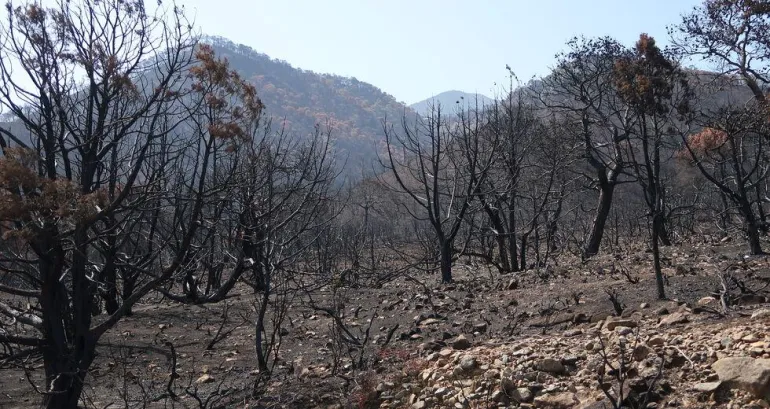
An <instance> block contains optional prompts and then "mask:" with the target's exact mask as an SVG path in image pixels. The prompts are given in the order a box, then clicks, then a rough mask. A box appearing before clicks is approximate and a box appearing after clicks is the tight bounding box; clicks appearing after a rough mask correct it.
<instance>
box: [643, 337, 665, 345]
mask: <svg viewBox="0 0 770 409" xmlns="http://www.w3.org/2000/svg"><path fill="white" fill-rule="evenodd" d="M665 344H666V340H665V339H663V338H662V337H652V338H650V339H649V340H648V341H647V345H649V346H651V347H659V346H663V345H665Z"/></svg>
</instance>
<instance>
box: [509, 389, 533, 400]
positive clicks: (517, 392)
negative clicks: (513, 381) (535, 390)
mask: <svg viewBox="0 0 770 409" xmlns="http://www.w3.org/2000/svg"><path fill="white" fill-rule="evenodd" d="M533 397H534V395H533V394H532V391H531V390H529V388H516V389H514V390H513V391H511V398H512V399H513V400H515V401H516V402H519V403H521V402H531V401H532V398H533Z"/></svg>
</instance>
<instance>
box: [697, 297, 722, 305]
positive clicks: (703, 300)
mask: <svg viewBox="0 0 770 409" xmlns="http://www.w3.org/2000/svg"><path fill="white" fill-rule="evenodd" d="M716 302H717V299H716V298H714V297H703V298H701V299H700V300H698V303H697V304H698V305H699V306H701V307H705V306H707V305H711V304H714V303H716Z"/></svg>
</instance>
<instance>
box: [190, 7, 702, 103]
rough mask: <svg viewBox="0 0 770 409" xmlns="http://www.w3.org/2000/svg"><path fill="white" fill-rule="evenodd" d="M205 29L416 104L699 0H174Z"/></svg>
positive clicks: (658, 26) (542, 68)
mask: <svg viewBox="0 0 770 409" xmlns="http://www.w3.org/2000/svg"><path fill="white" fill-rule="evenodd" d="M178 1H179V2H180V3H181V4H184V5H185V6H186V9H187V12H188V15H189V16H194V17H195V19H196V23H197V24H198V26H199V29H200V30H201V31H202V32H204V33H206V34H213V35H220V36H223V37H227V38H229V39H231V40H233V41H235V42H237V43H242V44H245V45H248V46H250V47H252V48H254V49H256V50H257V51H259V52H262V53H265V54H268V55H270V56H271V57H274V58H279V59H282V60H286V61H288V62H289V63H290V64H292V65H293V66H295V67H300V68H303V69H307V70H313V71H316V72H323V73H335V74H340V75H345V76H354V77H356V78H358V79H359V80H362V81H366V82H369V83H372V84H374V85H375V86H378V87H380V88H382V89H383V90H384V91H385V92H388V93H390V94H392V95H393V96H395V97H396V99H398V100H399V101H404V102H407V103H413V102H416V101H419V100H422V99H425V98H427V97H430V96H431V95H434V94H437V93H440V92H442V91H446V90H450V89H459V90H462V91H466V92H480V93H483V94H487V95H490V96H491V95H492V94H494V90H493V89H494V88H495V87H494V83H495V82H498V84H499V83H501V82H504V81H505V78H506V72H505V64H509V65H510V66H511V68H513V70H514V71H515V72H516V74H517V75H518V76H519V78H521V79H522V80H527V79H528V78H529V77H531V76H532V75H542V74H545V73H546V72H547V71H548V68H549V67H551V66H552V65H553V62H554V55H555V53H557V52H558V51H560V50H562V49H563V48H564V43H565V42H566V41H567V40H568V39H569V38H570V37H572V36H575V35H579V34H584V35H586V36H600V35H611V36H613V37H615V38H617V39H618V40H620V41H622V42H624V43H626V44H632V43H633V42H634V41H635V39H636V38H638V35H639V33H641V32H647V33H649V34H651V35H653V36H654V37H655V38H656V39H658V41H659V42H665V40H666V37H667V35H666V26H667V25H669V24H672V23H676V22H678V21H679V16H680V15H681V14H682V13H683V12H687V11H689V10H690V9H691V8H692V7H693V6H694V5H696V4H699V3H701V2H702V0H645V1H633V0H535V1H528V0H508V1H503V0H476V1H470V0H466V1H457V0H445V1H439V0H411V1H407V0H388V1H376V0H325V1H322V0H215V1H212V0H178Z"/></svg>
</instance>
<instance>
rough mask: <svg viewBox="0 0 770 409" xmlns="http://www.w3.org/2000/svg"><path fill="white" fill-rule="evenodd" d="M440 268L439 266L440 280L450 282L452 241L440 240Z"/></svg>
mask: <svg viewBox="0 0 770 409" xmlns="http://www.w3.org/2000/svg"><path fill="white" fill-rule="evenodd" d="M440 253H441V254H440V258H441V260H440V263H439V264H440V268H441V282H442V283H451V282H452V242H451V241H449V240H444V241H442V242H441V250H440Z"/></svg>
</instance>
